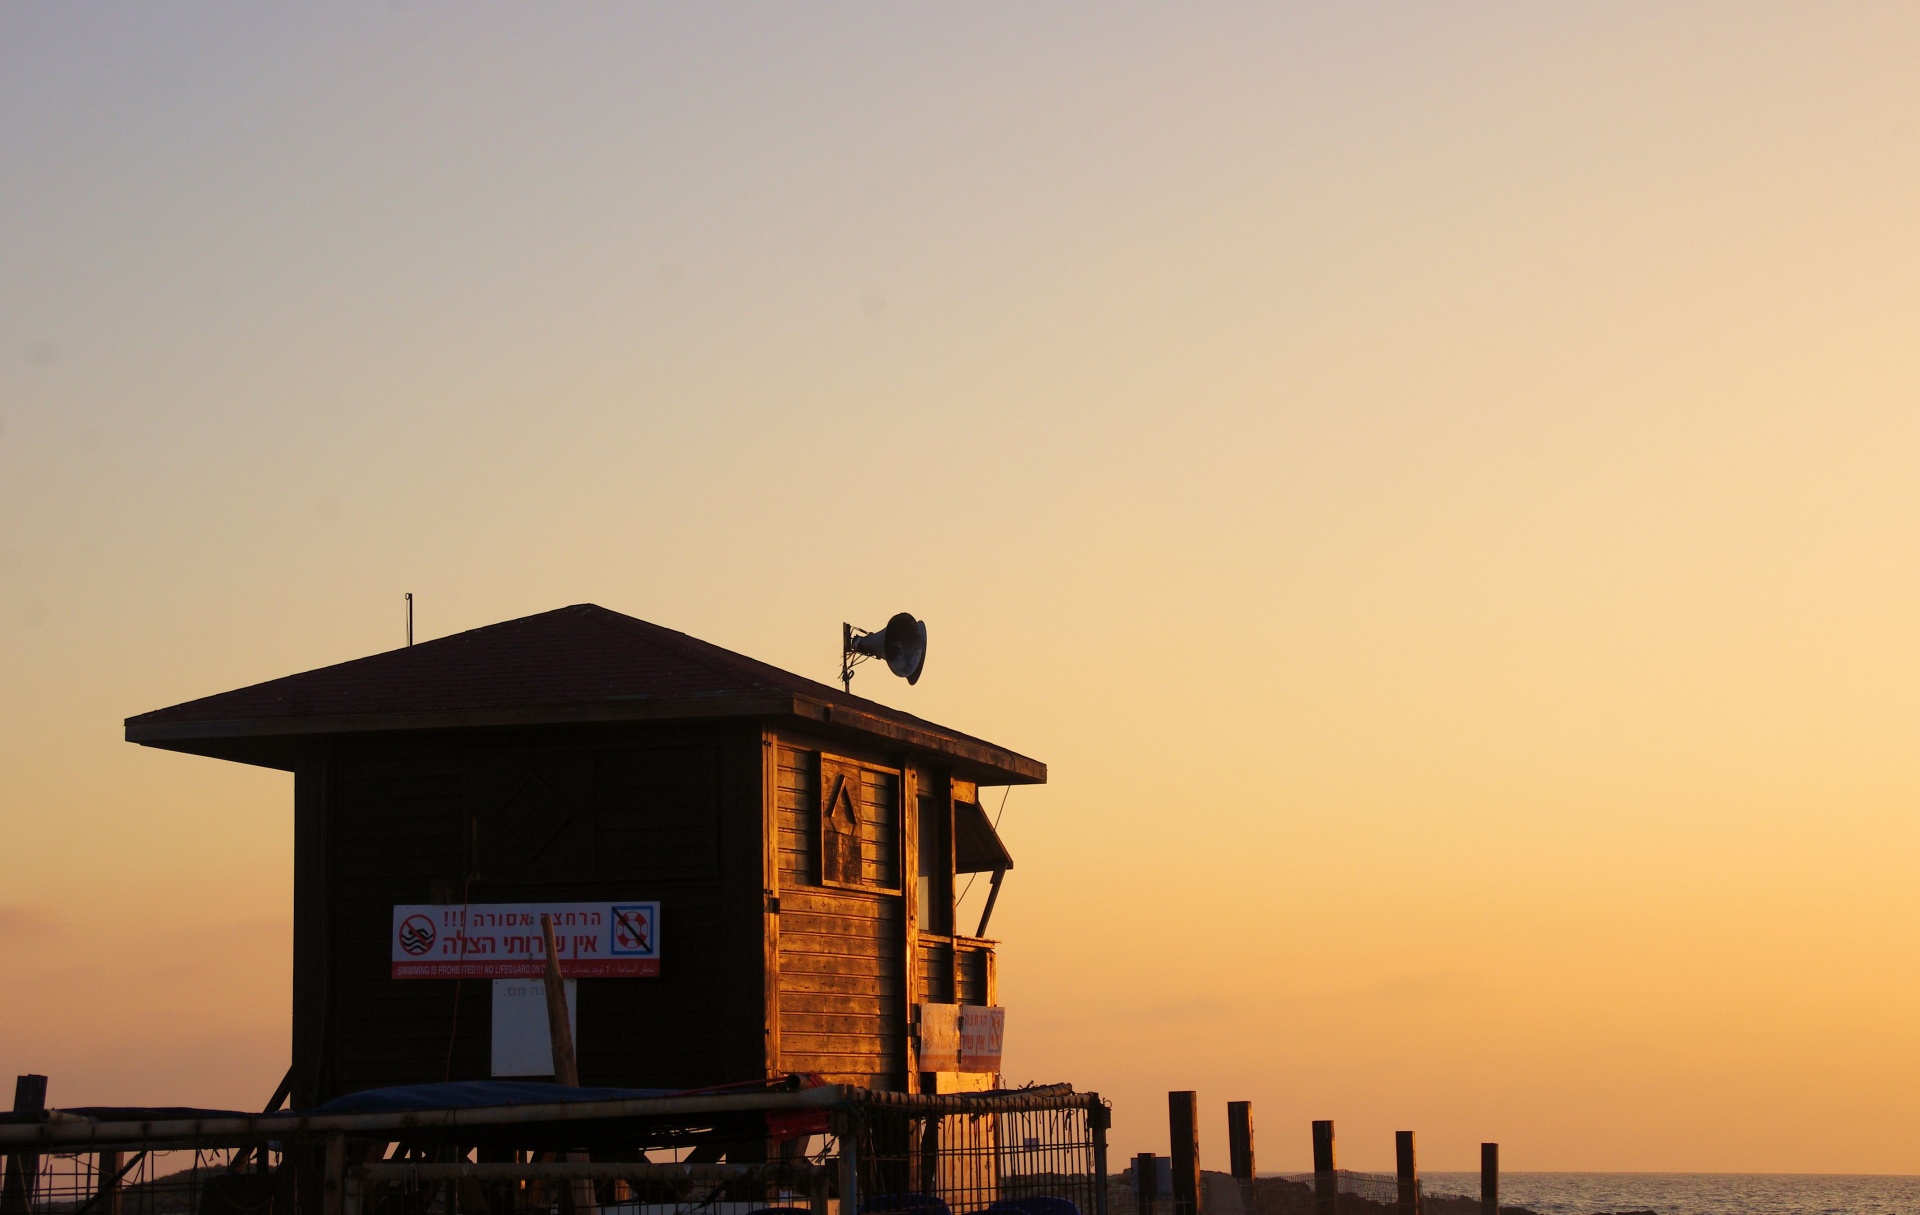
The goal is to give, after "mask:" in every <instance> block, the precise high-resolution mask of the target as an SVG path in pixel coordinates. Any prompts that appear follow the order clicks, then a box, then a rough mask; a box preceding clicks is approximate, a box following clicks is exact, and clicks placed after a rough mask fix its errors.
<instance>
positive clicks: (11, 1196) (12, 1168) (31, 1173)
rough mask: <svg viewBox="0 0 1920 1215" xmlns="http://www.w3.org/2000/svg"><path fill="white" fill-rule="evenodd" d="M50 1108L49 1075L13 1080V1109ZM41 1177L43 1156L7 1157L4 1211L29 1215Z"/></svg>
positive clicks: (1, 1192) (0, 1191)
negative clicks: (48, 1104) (48, 1100)
mask: <svg viewBox="0 0 1920 1215" xmlns="http://www.w3.org/2000/svg"><path fill="white" fill-rule="evenodd" d="M46 1108H47V1078H46V1077H45V1076H35V1075H26V1076H21V1077H19V1078H17V1079H16V1080H14V1082H13V1112H14V1113H15V1114H29V1115H33V1114H38V1113H40V1112H41V1111H42V1110H44V1109H46ZM39 1179H40V1156H39V1154H38V1153H35V1152H21V1153H19V1154H18V1155H14V1156H9V1157H7V1170H6V1177H5V1180H4V1181H0V1213H4V1215H27V1210H28V1208H29V1207H31V1206H32V1205H33V1191H34V1189H35V1188H36V1183H37V1182H38V1181H39Z"/></svg>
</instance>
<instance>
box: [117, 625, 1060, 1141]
mask: <svg viewBox="0 0 1920 1215" xmlns="http://www.w3.org/2000/svg"><path fill="white" fill-rule="evenodd" d="M126 736H127V739H128V741H130V742H135V743H139V744H142V745H144V746H150V747H161V748H165V749H168V750H173V751H185V752H189V753H191V754H195V755H206V756H212V757H214V758H217V759H226V760H233V761H235V762H239V763H247V764H256V765H260V766H263V767H269V768H278V769H281V770H284V771H288V772H291V773H293V776H294V797H293V800H294V840H295V842H294V927H293V935H294V939H293V1043H292V1063H293V1069H292V1074H291V1079H292V1093H293V1104H294V1106H295V1108H307V1107H310V1106H313V1105H317V1104H319V1103H321V1102H324V1101H327V1100H329V1099H331V1098H333V1097H336V1096H339V1095H341V1094H344V1093H348V1092H353V1091H358V1090H362V1089H368V1088H375V1087H382V1086H388V1085H396V1084H407V1083H421V1082H431V1081H440V1080H447V1079H453V1080H463V1079H483V1078H487V1077H489V1076H490V1075H511V1074H525V1073H524V1069H523V1071H522V1072H521V1073H515V1072H514V1071H513V1070H512V1068H511V1065H510V1064H509V1065H508V1068H507V1070H505V1071H503V1070H502V1061H501V1058H500V1055H501V1050H502V1047H501V1042H502V1032H503V1026H504V1018H505V1017H506V1016H507V1015H508V1014H507V1013H506V1012H503V1011H502V1010H503V1009H511V1008H517V1007H520V1006H519V1005H517V1004H514V1003H513V1002H512V1001H511V1000H510V999H505V997H503V995H502V992H503V991H507V990H508V989H507V988H503V987H502V986H501V985H502V984H509V983H513V982H515V981H518V982H519V983H520V984H521V985H522V986H524V985H525V982H526V979H527V977H528V976H534V975H537V974H538V973H539V972H540V967H541V966H542V965H544V952H545V951H544V946H543V944H542V942H541V936H540V928H539V927H538V924H537V919H538V917H539V916H540V915H542V914H547V915H550V916H551V917H552V919H553V921H554V922H555V924H556V925H557V929H558V931H557V936H558V945H557V947H556V949H555V954H556V957H557V959H558V960H559V962H560V969H561V971H562V974H563V975H565V976H567V977H569V978H570V979H573V980H575V981H576V983H577V987H576V988H575V992H574V998H575V1001H576V1003H575V1006H574V1014H573V1015H574V1018H575V1022H576V1024H575V1033H574V1039H575V1041H576V1042H577V1044H578V1060H579V1070H580V1076H581V1082H582V1083H583V1084H588V1085H619V1086H627V1087H662V1088H688V1087H695V1086H703V1085H713V1084H722V1083H727V1082H732V1081H744V1080H762V1079H765V1078H768V1077H770V1076H778V1075H783V1074H786V1073H792V1072H801V1073H818V1074H820V1075H822V1076H824V1077H826V1078H827V1079H829V1080H833V1081H836V1082H840V1083H852V1084H857V1085H862V1086H865V1087H869V1088H879V1089H890V1090H896V1091H941V1090H949V1091H950V1090H953V1089H965V1088H973V1087H984V1083H985V1081H986V1079H987V1078H988V1077H987V1073H988V1072H990V1071H993V1070H997V1068H996V1067H992V1066H989V1065H990V1064H992V1063H993V1062H994V1056H995V1055H997V1042H994V1043H989V1044H987V1045H981V1044H980V1042H978V1041H974V1042H972V1043H970V1046H971V1049H968V1048H963V1047H957V1046H956V1044H955V1042H954V1040H953V1037H954V1034H955V1030H956V1027H957V1026H960V1025H965V1026H966V1027H967V1028H968V1029H969V1030H970V1031H971V1029H972V1028H973V1027H974V1025H975V1024H976V1022H977V1024H978V1025H979V1026H980V1027H982V1028H983V1032H985V1030H986V1029H989V1028H990V1029H991V1031H992V1033H993V1034H995V1035H997V1032H998V1026H999V1024H1000V1021H999V1017H1000V1014H999V1012H998V1011H997V1006H998V1000H997V993H996V990H995V989H996V980H995V970H994V951H993V944H994V943H993V942H992V941H990V940H986V939H984V938H983V937H982V936H980V935H975V936H967V935H963V934H962V933H960V932H959V931H958V928H959V926H958V925H956V924H955V923H954V910H955V908H954V875H955V874H961V873H975V872H991V873H994V874H995V876H996V889H997V879H998V876H999V875H1001V874H1004V872H1005V871H1006V870H1007V869H1010V868H1011V867H1012V865H1013V860H1012V857H1011V856H1010V855H1009V854H1008V852H1007V850H1006V848H1005V847H1004V845H1003V844H1002V843H1001V841H1000V839H999V837H998V835H997V834H996V833H995V831H994V829H993V826H992V824H991V822H990V821H989V819H988V817H987V815H986V813H985V812H984V811H983V810H982V809H981V804H980V789H981V787H982V786H991V785H1014V784H1034V783H1040V782H1044V781H1045V780H1046V775H1047V770H1046V766H1045V765H1044V764H1041V763H1039V762H1037V761H1035V760H1032V759H1028V758H1027V757H1025V756H1023V755H1019V754H1016V753H1014V752H1012V751H1009V750H1006V749H1005V748H1002V747H998V746H995V745H993V744H992V743H988V742H984V741H982V740H980V739H978V738H973V737H970V736H968V735H965V734H961V733H959V732H958V731H955V730H950V729H947V728H945V727H943V726H939V725H935V724H934V723H932V722H928V721H923V720H921V719H920V718H917V717H914V716H912V715H910V714H907V713H903V712H900V711H899V710H896V709H891V708H888V707H886V706H884V705H880V704H877V703H875V702H873V701H870V700H865V699H863V698H861V697H858V696H853V695H850V694H848V693H846V692H843V691H841V690H840V689H837V688H834V687H831V686H829V685H826V684H821V683H817V682H815V681H813V680H810V679H806V678H803V677H801V676H799V675H795V674H792V673H791V672H788V671H783V670H780V669H779V668H776V667H773V666H770V665H768V664H766V663H762V662H757V661H755V660H753V659H751V658H747V657H745V656H743V655H740V654H736V653H733V652H731V651H729V650H725V649H722V648H720V647H718V646H714V645H710V644H708V643H706V642H704V641H700V640H697V639H695V638H693V637H690V636H687V635H686V634H684V633H679V632H675V631H673V630H671V629H666V628H661V627H660V626H658V625H654V624H649V623H647V622H645V621H642V620H637V619H634V618H632V617H629V616H624V615H621V614H619V613H617V612H612V611H608V610H607V609H605V608H602V607H597V606H594V605H592V604H578V605H575V606H573V607H566V608H561V609H558V610H556V611H551V612H545V613H542V614H540V615H536V616H528V617H525V618H523V619H519V620H510V621H507V622H504V623H501V624H495V625H490V626H488V627H485V628H479V629H474V630H472V631H470V632H465V633H459V634H455V635H453V636H450V637H444V638H440V639H438V640H434V641H428V642H423V643H421V644H419V645H414V646H409V647H406V648H404V649H398V650H393V651H390V652H388V653H384V654H376V655H373V656H371V657H367V658H362V659H358V660H355V661H352V662H345V663H341V664H339V665H337V666H330V667H324V668H321V669H319V670H315V671H308V672H306V673H304V674H300V675H291V676H288V677H286V678H284V679H276V680H272V681H270V682H267V683H262V684H256V685H254V686H252V687H247V688H240V689H238V690H235V691H231V692H224V693H221V694H219V695H216V696H208V697H204V698H202V699H199V700H192V701H188V702H186V703H184V704H179V705H175V706H173V707H171V708H166V709H160V710H156V711H154V712H151V713H145V714H141V715H140V716H138V717H132V718H129V719H128V720H127V722H126ZM985 930H986V925H985V924H984V922H983V923H982V924H981V925H980V926H979V928H978V930H977V932H979V933H984V932H985ZM503 1000H504V1002H503ZM976 1014H977V1016H976ZM515 1015H517V1014H515ZM540 1017H541V1020H540V1025H541V1026H542V1027H544V1025H545V1021H544V1013H541V1014H540ZM497 1019H501V1020H502V1024H496V1023H495V1022H496V1020H497ZM542 1032H544V1029H543V1031H542Z"/></svg>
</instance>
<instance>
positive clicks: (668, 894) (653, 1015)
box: [314, 727, 765, 1099]
mask: <svg viewBox="0 0 1920 1215" xmlns="http://www.w3.org/2000/svg"><path fill="white" fill-rule="evenodd" d="M727 731H728V728H727V727H720V728H717V729H713V730H708V731H704V732H695V731H686V730H681V731H676V732H673V734H672V735H671V736H669V737H665V738H660V737H649V736H648V735H647V733H646V732H645V731H639V730H631V729H628V730H619V731H615V730H608V729H605V728H594V729H591V730H585V731H582V730H574V731H554V732H547V733H544V734H541V735H537V736H531V735H530V736H516V737H510V738H502V737H498V736H495V737H490V738H484V739H473V738H471V737H469V738H467V739H442V740H438V741H434V740H401V739H381V740H370V741H368V742H366V743H363V744H359V745H357V746H348V745H342V746H341V747H340V748H339V749H338V754H337V758H336V760H335V762H334V763H333V764H332V765H331V780H330V788H329V790H328V799H327V800H328V803H329V804H328V811H329V813H328V816H327V824H326V826H327V834H328V841H327V842H328V852H329V865H328V868H329V870H330V874H329V881H328V885H329V887H330V894H331V899H330V904H331V905H330V907H329V909H328V910H329V912H330V914H329V916H328V920H329V923H328V925H327V929H328V935H329V938H330V941H329V950H328V952H329V954H330V966H329V974H328V986H329V988H330V990H329V992H328V995H327V1001H328V1003H329V1004H330V1006H331V1007H330V1011H329V1012H328V1014H327V1017H326V1020H327V1021H328V1022H329V1024H328V1025H327V1027H326V1030H325V1031H324V1038H325V1040H326V1045H325V1055H326V1056H327V1057H326V1059H325V1067H324V1071H323V1073H322V1078H321V1079H320V1080H319V1081H318V1082H317V1083H316V1085H315V1086H314V1095H315V1096H317V1097H319V1098H321V1099H324V1097H325V1096H327V1095H331V1094H336V1093H341V1092H350V1091H355V1090H358V1089H363V1088H369V1087H375V1086H380V1085H388V1084H401V1083H415V1082H421V1081H435V1080H441V1079H443V1078H452V1079H456V1080H460V1079H480V1078H485V1077H486V1076H487V1075H488V1074H489V1072H490V1059H489V1056H490V1042H491V1025H490V1021H491V1015H492V984H491V982H490V981H488V980H485V979H468V980H464V981H462V980H453V979H409V980H395V979H393V978H391V977H390V974H389V961H388V951H389V944H388V940H389V933H390V932H391V927H392V913H393V907H394V905H395V904H398V903H428V902H434V901H454V902H457V901H460V900H461V899H462V898H463V897H464V899H465V900H466V901H467V902H470V903H490V902H539V901H572V900H592V899H599V898H614V899H618V898H647V899H659V900H660V903H661V923H660V929H661V938H662V942H663V946H664V954H663V958H662V973H661V976H660V977H659V978H652V979H587V980H582V981H581V982H580V988H579V1037H578V1043H579V1055H580V1070H581V1078H582V1080H583V1081H584V1082H586V1083H590V1084H626V1085H636V1086H651V1085H686V1086H696V1085H703V1084H712V1083H719V1082H724V1081H729V1080H738V1079H747V1078H753V1077H757V1076H760V1075H763V1074H764V1073H765V1059H764V1055H763V1053H762V1052H763V1047H762V1038H763V1036H764V1035H763V1027H764V1017H763V1012H762V1008H761V1001H762V999H763V997H762V992H763V990H764V981H765V980H764V975H763V962H762V951H761V940H760V932H759V919H758V910H757V905H756V904H757V899H758V891H759V887H760V885H761V872H760V865H759V862H758V857H759V852H760V847H761V838H762V837H761V831H760V812H759V804H760V746H759V733H758V731H757V730H754V731H752V732H750V733H749V732H747V731H743V730H739V729H737V728H736V729H734V730H733V733H738V734H740V736H741V738H740V739H733V738H732V737H731V735H730V734H729V733H728V732H727ZM662 733H664V732H662ZM741 740H747V741H745V742H743V741H741ZM530 790H531V792H529V791H530ZM529 799H532V800H531V801H530V800H529ZM736 803H737V804H736ZM736 820H738V821H736ZM490 832H491V833H492V835H491V838H489V833H490ZM516 840H517V841H519V842H520V843H521V844H522V845H523V846H524V847H526V848H527V849H529V850H530V851H532V852H533V853H534V855H532V856H530V857H525V858H518V859H516V858H513V857H511V856H510V855H509V852H510V847H511V844H512V842H513V841H516ZM735 871H738V872H735ZM736 886H737V887H739V888H740V889H738V890H736V889H734V887H736ZM735 904H739V905H740V906H741V907H744V908H745V909H746V911H745V913H744V915H743V914H737V912H738V908H736V907H735ZM456 1006H457V1010H456ZM743 1010H744V1011H743Z"/></svg>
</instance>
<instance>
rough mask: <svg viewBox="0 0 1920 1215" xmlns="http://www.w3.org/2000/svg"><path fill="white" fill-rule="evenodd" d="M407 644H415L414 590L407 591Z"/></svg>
mask: <svg viewBox="0 0 1920 1215" xmlns="http://www.w3.org/2000/svg"><path fill="white" fill-rule="evenodd" d="M407 644H408V645H412V644H413V592H412V591H408V592H407Z"/></svg>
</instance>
